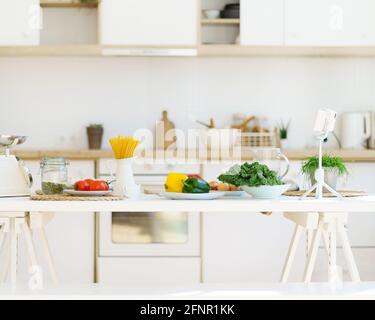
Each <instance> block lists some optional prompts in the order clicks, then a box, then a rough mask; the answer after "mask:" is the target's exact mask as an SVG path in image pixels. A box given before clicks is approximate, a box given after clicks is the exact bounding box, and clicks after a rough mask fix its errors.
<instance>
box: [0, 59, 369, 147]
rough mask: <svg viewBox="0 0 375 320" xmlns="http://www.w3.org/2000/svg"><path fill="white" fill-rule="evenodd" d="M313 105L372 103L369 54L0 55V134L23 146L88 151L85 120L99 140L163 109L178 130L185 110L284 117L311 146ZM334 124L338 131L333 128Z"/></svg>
mask: <svg viewBox="0 0 375 320" xmlns="http://www.w3.org/2000/svg"><path fill="white" fill-rule="evenodd" d="M322 107H329V108H333V109H336V110H337V111H339V112H343V111H351V110H374V108H375V59H370V58H356V59H354V58H353V59H351V58H350V59H349V58H340V59H336V58H335V59H334V58H144V57H142V58H98V57H95V58H93V57H86V58H82V57H81V58H78V57H69V58H66V57H65V58H0V108H1V117H0V132H2V133H12V134H13V133H14V134H25V135H28V136H29V137H30V138H29V141H28V142H27V144H26V145H25V146H24V147H25V148H28V149H30V148H54V149H56V148H65V149H72V148H87V142H86V133H85V125H87V124H89V123H103V124H104V126H105V140H107V138H108V137H109V136H113V135H117V134H131V133H132V132H133V131H135V130H136V129H138V128H144V127H147V128H153V126H154V122H155V120H157V119H159V118H160V116H161V111H162V110H163V109H167V110H168V111H169V115H170V118H171V120H172V121H174V122H175V124H176V126H177V127H178V128H181V129H184V130H186V129H188V128H194V127H196V126H195V125H194V124H193V123H192V122H191V121H190V120H189V117H188V115H189V112H190V111H193V113H194V115H195V117H196V118H199V119H201V120H205V121H208V119H209V118H210V117H211V116H212V117H214V119H215V120H216V122H217V124H218V125H227V124H228V123H229V122H230V120H231V116H232V114H233V113H246V114H255V115H258V116H267V117H268V118H269V123H270V125H272V124H275V123H277V122H278V121H279V119H281V118H283V119H284V120H287V119H289V118H292V125H291V130H290V145H291V146H292V147H295V148H301V147H305V146H306V145H307V144H311V137H312V132H311V131H312V125H313V118H314V114H315V112H316V110H317V109H318V108H322ZM338 130H339V129H338Z"/></svg>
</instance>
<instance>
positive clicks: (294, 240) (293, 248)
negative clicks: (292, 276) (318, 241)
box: [280, 224, 303, 283]
mask: <svg viewBox="0 0 375 320" xmlns="http://www.w3.org/2000/svg"><path fill="white" fill-rule="evenodd" d="M302 231H303V228H302V227H301V226H300V225H298V224H296V227H295V229H294V233H293V237H292V241H291V242H290V246H289V251H288V255H287V258H286V261H285V264H284V268H283V272H282V275H281V280H280V281H281V282H283V283H285V282H287V281H288V277H289V273H290V269H291V267H292V263H293V260H294V257H295V255H296V250H297V247H298V242H299V239H300V238H301V234H302Z"/></svg>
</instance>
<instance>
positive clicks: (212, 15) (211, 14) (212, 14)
mask: <svg viewBox="0 0 375 320" xmlns="http://www.w3.org/2000/svg"><path fill="white" fill-rule="evenodd" d="M203 15H204V16H205V17H206V18H207V19H217V18H219V17H220V10H212V9H210V10H203Z"/></svg>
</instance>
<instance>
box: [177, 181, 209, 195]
mask: <svg viewBox="0 0 375 320" xmlns="http://www.w3.org/2000/svg"><path fill="white" fill-rule="evenodd" d="M210 189H211V188H210V185H209V184H208V183H207V182H206V181H204V180H202V179H199V178H189V179H186V180H185V181H184V186H183V188H182V192H183V193H209V192H210Z"/></svg>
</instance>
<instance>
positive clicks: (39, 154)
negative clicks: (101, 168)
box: [14, 149, 375, 162]
mask: <svg viewBox="0 0 375 320" xmlns="http://www.w3.org/2000/svg"><path fill="white" fill-rule="evenodd" d="M325 152H326V153H329V154H332V155H336V156H339V157H341V158H343V159H344V161H347V162H375V150H369V149H366V150H343V149H340V150H334V149H326V150H325ZM182 153H183V154H184V152H182ZM186 153H187V152H186ZM284 153H285V155H286V156H287V157H288V158H289V160H303V159H305V158H307V157H310V156H312V155H314V154H316V153H317V150H314V149H296V150H285V151H284ZM14 154H15V155H16V156H18V157H19V158H21V159H23V160H40V159H41V158H43V157H45V156H47V157H64V158H66V159H69V160H99V159H103V158H113V153H112V151H111V150H35V149H34V150H28V149H16V150H14ZM154 157H155V158H157V159H160V158H164V154H163V152H160V151H158V155H155V156H154ZM178 158H181V155H180V156H178ZM200 158H201V159H202V160H210V159H207V158H203V157H200ZM241 159H242V160H244V161H246V160H251V159H252V156H251V154H250V152H243V154H242V157H241ZM220 160H228V158H225V157H222V158H221V159H220Z"/></svg>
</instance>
